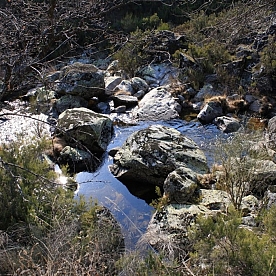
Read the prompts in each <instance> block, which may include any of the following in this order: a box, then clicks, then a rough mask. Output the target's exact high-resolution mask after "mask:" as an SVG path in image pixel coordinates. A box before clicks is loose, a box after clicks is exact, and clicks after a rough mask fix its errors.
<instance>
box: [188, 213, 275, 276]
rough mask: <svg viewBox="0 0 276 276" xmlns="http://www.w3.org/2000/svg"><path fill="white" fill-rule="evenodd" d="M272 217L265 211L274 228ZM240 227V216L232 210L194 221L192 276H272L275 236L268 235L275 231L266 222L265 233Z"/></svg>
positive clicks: (273, 272) (273, 271) (192, 230)
mask: <svg viewBox="0 0 276 276" xmlns="http://www.w3.org/2000/svg"><path fill="white" fill-rule="evenodd" d="M272 213H273V214H274V215H275V208H274V209H271V210H269V211H267V216H268V217H269V221H271V219H273V220H274V221H273V223H272V224H274V223H275V218H273V216H271V214H272ZM264 221H265V219H264ZM240 224H241V214H240V213H239V212H237V211H235V210H230V212H229V214H228V215H227V216H226V215H222V214H219V215H217V216H215V217H208V218H204V217H199V218H198V219H197V224H196V225H195V226H194V227H192V228H191V229H190V238H191V240H192V241H194V252H193V254H192V255H191V259H192V262H193V265H194V266H195V267H196V265H198V266H197V274H196V275H225V274H226V273H227V275H247V276H250V275H252V276H257V275H275V271H276V262H275V254H276V244H275V232H272V231H271V230H272V229H274V230H275V227H274V228H271V223H267V222H266V227H267V228H266V231H265V232H260V231H259V230H260V229H257V230H256V231H252V230H250V229H247V228H244V227H240ZM270 233H273V235H270ZM199 264H200V265H199Z"/></svg>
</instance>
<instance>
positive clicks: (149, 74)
mask: <svg viewBox="0 0 276 276" xmlns="http://www.w3.org/2000/svg"><path fill="white" fill-rule="evenodd" d="M139 75H140V76H141V78H142V79H144V80H145V81H146V82H147V83H148V85H149V86H154V87H158V86H163V85H167V84H170V83H171V81H172V79H176V78H177V77H178V71H177V68H175V67H173V66H172V64H171V63H169V62H168V63H166V62H164V63H161V64H150V65H148V66H146V67H143V68H142V69H141V70H140V71H139Z"/></svg>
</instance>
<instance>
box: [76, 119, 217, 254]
mask: <svg viewBox="0 0 276 276" xmlns="http://www.w3.org/2000/svg"><path fill="white" fill-rule="evenodd" d="M153 124H162V125H165V126H168V127H172V128H175V129H177V130H178V131H180V132H181V133H182V134H184V135H185V136H187V137H189V138H191V139H193V140H194V141H195V142H196V143H197V145H198V146H199V147H200V148H201V149H202V150H203V151H204V153H205V155H206V157H207V160H208V164H209V165H211V164H212V159H213V152H212V148H213V147H212V145H214V140H215V139H216V137H217V136H218V135H221V132H220V131H219V130H218V129H217V128H216V127H215V126H214V125H206V126H203V125H201V124H200V123H198V122H186V121H183V120H180V119H177V120H172V121H169V122H164V121H163V122H139V123H138V124H137V125H135V126H125V127H118V126H115V135H114V137H113V139H112V141H111V143H110V144H109V146H108V149H107V151H109V150H110V149H112V148H114V147H118V146H119V147H120V146H122V144H123V143H124V141H125V140H126V139H127V137H128V136H130V134H132V133H133V132H135V131H138V130H140V129H144V128H147V127H148V126H150V125H153ZM112 159H113V158H112V157H110V156H108V154H106V155H105V157H104V160H103V163H102V165H101V166H100V168H99V169H98V170H97V171H96V172H94V173H88V172H81V173H78V174H77V176H76V180H77V182H78V183H79V188H78V190H77V191H76V193H75V197H76V198H79V197H80V196H84V198H85V199H87V200H89V199H90V198H92V200H94V201H96V202H97V203H99V204H100V205H103V206H105V207H107V208H108V209H109V210H111V212H112V214H113V215H114V217H115V218H116V220H117V221H118V222H119V223H120V225H121V228H122V232H123V235H124V237H125V246H126V249H129V250H131V249H134V248H135V245H136V244H137V241H138V240H139V238H140V237H141V235H142V234H143V233H144V232H145V231H146V228H147V225H148V222H149V220H150V219H151V216H152V214H153V212H154V208H153V207H152V206H150V205H149V204H147V203H146V202H145V201H144V200H143V199H139V198H138V197H136V196H134V195H132V194H131V193H130V192H129V190H128V189H127V187H126V186H125V185H124V184H122V183H121V182H120V181H118V180H117V179H116V178H115V177H114V176H113V175H112V174H111V173H110V171H109V169H108V166H109V165H111V164H112V163H113V160H112Z"/></svg>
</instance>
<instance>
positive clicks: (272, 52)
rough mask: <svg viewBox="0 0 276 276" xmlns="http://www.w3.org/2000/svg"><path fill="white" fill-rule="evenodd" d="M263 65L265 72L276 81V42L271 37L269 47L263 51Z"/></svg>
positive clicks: (261, 54)
mask: <svg viewBox="0 0 276 276" xmlns="http://www.w3.org/2000/svg"><path fill="white" fill-rule="evenodd" d="M260 56H261V64H262V65H263V66H264V69H265V72H266V73H267V74H269V75H271V76H272V78H273V79H276V41H275V38H273V37H270V38H269V40H268V44H267V46H266V47H265V48H264V49H263V50H262V51H261V53H260Z"/></svg>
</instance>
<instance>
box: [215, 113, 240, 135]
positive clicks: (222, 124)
mask: <svg viewBox="0 0 276 276" xmlns="http://www.w3.org/2000/svg"><path fill="white" fill-rule="evenodd" d="M214 124H215V125H216V126H217V127H218V128H219V129H220V130H222V131H223V132H224V133H231V132H236V131H238V130H239V129H240V127H241V124H240V122H239V120H238V119H235V118H233V117H227V116H222V117H217V118H215V120H214Z"/></svg>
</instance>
